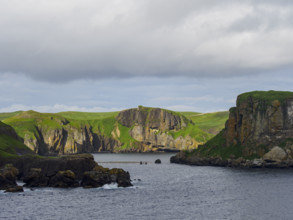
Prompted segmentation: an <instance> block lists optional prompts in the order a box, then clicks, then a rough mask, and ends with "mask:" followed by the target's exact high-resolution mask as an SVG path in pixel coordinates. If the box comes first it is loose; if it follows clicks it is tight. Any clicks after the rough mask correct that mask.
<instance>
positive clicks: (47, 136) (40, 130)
mask: <svg viewBox="0 0 293 220" xmlns="http://www.w3.org/2000/svg"><path fill="white" fill-rule="evenodd" d="M36 130H37V134H36V135H35V136H36V138H25V139H24V143H25V144H26V145H27V146H29V147H30V148H31V149H32V150H34V151H35V152H37V153H38V154H40V155H57V154H75V153H92V152H101V151H112V150H113V148H114V147H115V146H116V145H117V141H116V140H115V139H113V138H110V137H106V136H103V135H100V134H98V133H95V132H93V131H92V127H90V126H87V125H85V126H81V127H79V128H76V127H72V126H70V125H66V126H64V127H61V128H54V129H46V128H45V127H42V126H38V127H36Z"/></svg>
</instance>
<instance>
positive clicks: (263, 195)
mask: <svg viewBox="0 0 293 220" xmlns="http://www.w3.org/2000/svg"><path fill="white" fill-rule="evenodd" d="M171 155H172V154H95V155H94V157H95V160H96V161H98V162H99V163H100V164H101V165H103V166H105V167H109V168H114V167H119V168H123V169H125V170H127V171H129V172H130V175H131V178H132V179H133V180H135V181H133V184H134V187H130V188H118V187H117V185H115V184H110V185H106V186H104V187H102V188H99V189H82V188H76V189H52V188H45V189H37V190H34V191H31V190H30V189H27V190H26V191H25V192H24V193H16V194H7V193H0V219H2V218H7V219H40V218H41V219H176V220H177V219H291V218H292V216H293V210H292V208H291V206H292V205H291V204H292V203H293V184H292V182H293V170H265V169H264V170H257V169H254V170H242V169H232V168H220V167H192V166H186V165H177V164H170V163H169V158H170V156H171ZM156 159H161V161H162V164H155V163H154V162H155V160H156ZM117 161H118V162H119V163H113V162H117ZM140 161H142V162H147V165H146V164H145V163H143V164H142V165H140V163H139V162H140ZM109 162H110V163H109ZM139 180H141V181H139Z"/></svg>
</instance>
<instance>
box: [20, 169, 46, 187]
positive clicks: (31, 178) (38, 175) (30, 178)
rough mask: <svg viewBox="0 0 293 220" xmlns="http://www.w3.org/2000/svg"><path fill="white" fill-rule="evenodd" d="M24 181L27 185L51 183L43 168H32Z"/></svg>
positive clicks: (39, 185)
mask: <svg viewBox="0 0 293 220" xmlns="http://www.w3.org/2000/svg"><path fill="white" fill-rule="evenodd" d="M23 182H24V183H25V185H24V186H25V187H46V186H48V183H49V177H47V176H45V175H44V173H43V172H42V169H41V168H31V170H30V172H29V173H28V175H27V176H25V177H24V179H23Z"/></svg>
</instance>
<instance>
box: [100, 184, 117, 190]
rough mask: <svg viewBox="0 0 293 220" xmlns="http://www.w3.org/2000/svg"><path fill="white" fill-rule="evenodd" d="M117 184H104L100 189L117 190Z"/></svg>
mask: <svg viewBox="0 0 293 220" xmlns="http://www.w3.org/2000/svg"><path fill="white" fill-rule="evenodd" d="M118 188H119V187H118V184H117V183H110V184H105V185H104V186H102V189H118Z"/></svg>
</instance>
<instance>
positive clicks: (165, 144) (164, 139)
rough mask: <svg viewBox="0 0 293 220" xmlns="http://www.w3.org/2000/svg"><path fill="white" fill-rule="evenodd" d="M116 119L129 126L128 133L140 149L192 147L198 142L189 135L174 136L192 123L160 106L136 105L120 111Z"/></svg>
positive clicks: (155, 149)
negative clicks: (133, 107)
mask: <svg viewBox="0 0 293 220" xmlns="http://www.w3.org/2000/svg"><path fill="white" fill-rule="evenodd" d="M117 121H118V122H119V123H121V124H122V125H123V126H125V127H128V128H130V131H129V133H130V135H131V137H132V138H134V139H135V140H136V141H138V142H139V144H140V149H141V151H144V152H146V151H157V150H166V149H167V150H172V149H173V150H182V149H194V148H196V147H197V146H198V144H199V142H198V141H196V140H195V139H193V138H191V137H190V136H188V135H187V136H186V137H182V136H179V137H177V138H174V137H173V136H172V135H170V134H169V133H168V132H169V131H171V132H176V131H179V130H181V129H184V128H186V127H187V126H188V123H192V122H191V121H189V120H188V119H187V118H185V117H183V116H182V115H177V114H175V113H173V112H171V111H167V110H164V109H160V108H145V107H141V106H140V107H138V108H135V109H128V110H125V111H121V112H120V113H119V115H118V116H117Z"/></svg>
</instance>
